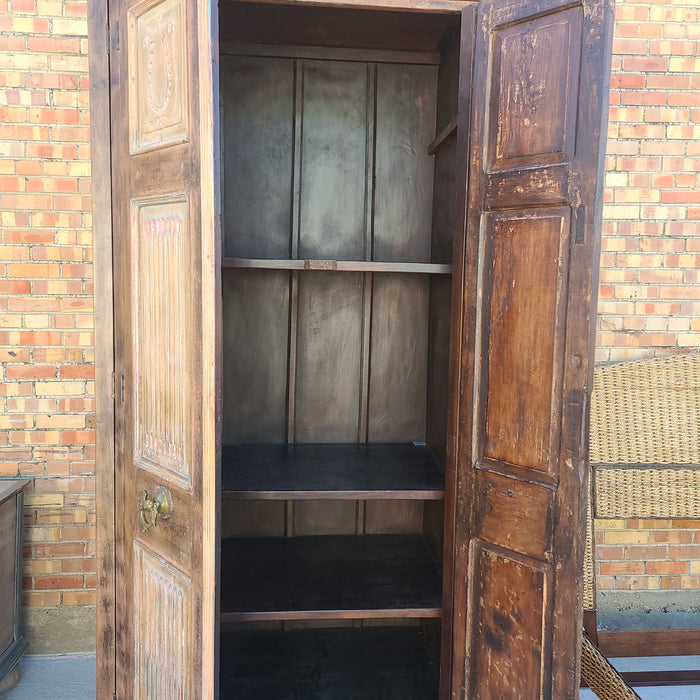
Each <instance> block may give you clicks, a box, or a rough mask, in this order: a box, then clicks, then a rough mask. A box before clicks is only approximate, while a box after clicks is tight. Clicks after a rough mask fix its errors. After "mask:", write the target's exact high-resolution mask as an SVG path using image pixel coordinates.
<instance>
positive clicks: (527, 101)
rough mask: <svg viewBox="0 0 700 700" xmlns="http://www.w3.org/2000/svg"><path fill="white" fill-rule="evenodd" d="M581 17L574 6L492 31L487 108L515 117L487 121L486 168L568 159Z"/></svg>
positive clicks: (569, 157)
mask: <svg viewBox="0 0 700 700" xmlns="http://www.w3.org/2000/svg"><path fill="white" fill-rule="evenodd" d="M582 16H583V10H582V8H581V7H574V8H571V9H568V10H562V11H560V12H556V13H553V14H551V15H550V16H549V17H547V18H545V19H542V18H537V19H533V20H530V21H523V22H520V21H519V22H517V23H515V24H513V25H511V26H505V27H503V28H501V27H499V28H498V29H496V30H495V31H494V35H493V41H494V47H493V56H492V61H493V71H494V74H493V77H492V81H491V90H492V92H491V106H492V108H493V109H494V110H495V113H498V114H502V115H510V114H512V113H514V112H517V114H518V118H517V119H510V118H508V117H507V116H506V118H505V119H494V120H492V121H491V126H490V129H489V169H491V170H503V169H505V168H512V167H524V166H527V165H539V166H541V165H545V164H547V163H556V162H562V163H568V162H570V161H571V160H572V158H573V155H574V143H575V138H576V135H575V131H574V129H575V125H576V101H577V98H578V86H577V81H576V80H575V79H572V77H573V76H578V74H579V60H580V56H581V23H582ZM552 56H557V57H560V60H558V61H552Z"/></svg>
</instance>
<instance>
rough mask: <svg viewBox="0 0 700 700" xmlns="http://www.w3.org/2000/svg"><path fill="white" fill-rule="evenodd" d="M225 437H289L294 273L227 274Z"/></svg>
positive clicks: (246, 439)
mask: <svg viewBox="0 0 700 700" xmlns="http://www.w3.org/2000/svg"><path fill="white" fill-rule="evenodd" d="M223 296H224V301H223V308H224V311H223V316H224V323H223V336H224V340H223V342H224V348H225V349H226V350H225V352H224V354H223V365H224V366H223V383H224V392H223V395H224V406H223V416H224V429H223V440H224V442H225V443H245V442H249V443H250V442H252V443H255V442H284V439H285V421H286V395H287V344H288V334H289V273H288V272H278V271H271V270H238V271H236V272H235V273H233V274H225V275H224V277H223Z"/></svg>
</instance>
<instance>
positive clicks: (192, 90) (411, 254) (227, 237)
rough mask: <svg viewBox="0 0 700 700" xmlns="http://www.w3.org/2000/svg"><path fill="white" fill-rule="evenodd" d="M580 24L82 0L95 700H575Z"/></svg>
mask: <svg viewBox="0 0 700 700" xmlns="http://www.w3.org/2000/svg"><path fill="white" fill-rule="evenodd" d="M610 18H611V15H610V7H609V5H608V3H607V2H606V1H605V0H582V1H581V2H564V1H563V0H506V1H499V2H496V1H495V0H485V1H483V2H471V3H470V2H457V1H452V0H363V1H356V0H341V1H337V0H323V1H318V0H309V1H308V2H300V1H298V0H286V1H282V2H258V1H257V0H254V1H249V2H238V1H234V0H219V2H218V6H217V3H211V2H208V1H206V0H141V1H139V2H132V1H131V0H112V1H111V2H109V4H108V5H107V4H102V3H95V7H94V8H93V9H92V17H91V41H92V44H91V46H92V51H93V55H92V58H91V61H92V63H91V67H92V73H91V77H92V79H93V87H92V96H93V136H94V139H93V141H94V143H93V148H94V149H95V151H96V155H95V164H96V166H97V167H98V168H99V167H100V163H103V164H105V167H104V169H103V172H102V173H101V174H102V175H104V177H106V178H107V183H110V182H111V191H110V190H109V189H108V187H107V186H105V182H104V180H103V181H101V185H99V186H98V192H97V195H96V199H97V207H96V237H97V240H98V241H99V240H100V236H104V238H103V239H102V240H103V242H105V243H107V247H105V248H102V249H100V250H99V251H96V252H97V262H96V265H97V267H98V271H100V270H101V271H102V272H103V273H104V276H103V277H101V276H100V275H99V272H98V277H99V279H98V282H100V283H102V284H101V291H100V292H99V299H98V302H99V306H98V326H100V324H102V325H101V327H102V328H103V329H104V331H105V333H104V337H105V338H109V339H110V340H109V341H105V342H104V344H102V345H100V347H99V348H98V357H99V358H101V360H100V359H98V373H99V372H102V373H103V376H107V372H108V370H109V369H110V362H111V357H113V373H114V374H113V387H114V391H113V401H112V400H109V401H107V400H105V401H104V402H103V403H102V404H101V405H102V408H101V411H100V414H101V420H100V425H101V426H102V428H101V430H100V433H99V435H98V453H100V454H101V455H102V457H103V460H104V461H103V465H102V466H101V467H100V475H99V477H98V478H99V480H100V482H99V483H100V496H99V497H100V511H101V513H102V517H101V519H100V522H99V525H98V531H99V537H100V539H101V544H102V547H101V551H102V553H103V554H102V557H101V559H100V574H99V579H100V591H99V596H100V605H99V606H98V610H99V620H98V634H99V635H100V642H101V644H100V645H98V649H99V650H100V651H99V658H98V695H99V696H100V697H102V696H105V697H106V696H107V695H108V694H110V693H116V697H117V698H118V699H119V700H126V699H127V698H147V697H148V698H150V697H159V698H217V697H218V698H222V699H223V698H235V699H236V700H248V699H251V700H252V699H253V698H255V699H256V700H258V699H270V700H285V699H287V698H288V699H289V700H292V699H299V700H349V699H350V698H353V699H356V700H370V699H375V698H382V700H390V699H394V698H396V699H398V698H402V699H408V698H415V699H416V700H438V699H439V700H447V698H454V699H457V698H506V697H514V698H516V697H518V698H540V697H542V698H566V697H575V696H576V688H577V684H578V673H577V653H578V648H579V630H580V626H581V611H580V607H581V605H580V579H581V576H580V572H581V566H582V552H583V538H582V533H583V525H584V520H585V506H586V503H585V495H586V483H587V478H588V476H587V454H586V449H587V448H586V439H585V435H586V420H587V418H586V417H587V396H588V387H589V384H590V371H589V370H590V367H589V365H590V362H589V358H591V352H590V347H591V345H590V338H591V333H590V328H591V321H590V319H591V298H592V297H594V296H595V287H596V281H595V273H594V269H595V266H596V256H597V251H598V248H597V245H598V243H597V240H598V229H599V224H600V212H601V204H602V202H601V197H600V178H599V173H600V163H601V159H602V150H601V143H602V142H603V136H604V129H602V127H603V125H604V119H603V118H602V114H603V112H604V109H605V107H606V85H607V81H606V73H607V71H608V69H609V66H608V60H607V58H606V56H607V53H608V52H609V49H608V44H609V41H608V40H609V33H610V32H609V29H610V21H611V19H610ZM106 24H107V25H108V32H107V33H106V34H105V33H104V32H105V25H106ZM101 32H102V34H101ZM105 36H106V37H107V38H106V39H105V38H104V37H105ZM103 43H104V46H103ZM101 48H104V49H105V52H104V53H101ZM105 71H107V72H108V75H109V83H107V82H106V81H104V74H105ZM100 107H101V108H102V109H100ZM105 153H107V154H111V167H106V166H107V158H106V157H105ZM109 241H111V246H109ZM112 309H113V315H112ZM100 318H103V319H104V321H103V322H100V321H99V319H100ZM112 323H113V327H112V325H111V324H112ZM110 353H112V354H111V355H110ZM111 455H113V461H112V457H111Z"/></svg>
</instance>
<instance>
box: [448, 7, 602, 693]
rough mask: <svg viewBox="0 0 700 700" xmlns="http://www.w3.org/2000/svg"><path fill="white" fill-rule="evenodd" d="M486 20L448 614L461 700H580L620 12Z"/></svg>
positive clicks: (481, 34)
mask: <svg viewBox="0 0 700 700" xmlns="http://www.w3.org/2000/svg"><path fill="white" fill-rule="evenodd" d="M479 11H480V18H481V19H480V22H479V26H478V28H477V45H476V53H475V56H476V62H475V70H476V73H475V79H474V108H473V112H472V125H471V126H472V134H473V143H472V155H471V171H470V183H469V223H468V242H467V246H466V255H465V262H466V268H467V270H468V273H467V274H468V277H467V279H466V284H465V285H464V290H463V297H462V319H463V326H462V329H461V333H462V345H463V348H464V349H463V351H462V359H461V362H460V365H461V367H460V373H461V381H462V383H463V387H464V388H463V389H460V395H461V396H462V397H464V398H463V399H462V402H461V404H460V406H459V407H458V411H459V414H460V415H461V416H462V418H461V420H462V421H464V423H466V425H465V427H464V428H463V429H462V431H461V434H459V435H458V440H459V442H458V446H457V454H458V460H457V463H458V465H459V468H458V470H457V487H456V488H457V493H462V494H465V496H466V498H465V499H464V501H463V502H462V501H460V500H459V499H458V504H457V528H456V535H455V542H456V543H459V545H460V548H459V549H458V553H457V556H456V562H455V571H456V576H455V579H454V580H455V589H454V590H455V593H454V600H455V601H456V602H455V605H456V609H455V611H454V615H453V619H454V624H455V628H456V629H455V635H454V647H453V654H454V659H458V658H462V657H463V656H464V654H465V650H466V656H465V657H464V658H465V664H464V666H462V665H461V664H460V665H457V664H453V666H452V671H453V673H452V692H453V696H454V697H463V691H462V690H461V689H462V688H466V697H469V698H471V697H481V696H489V697H501V696H502V695H504V694H508V696H509V697H523V698H525V697H527V698H533V697H542V698H545V697H555V698H573V697H575V694H576V692H577V690H576V689H577V686H578V668H577V659H578V645H579V636H580V628H581V619H580V613H578V614H577V613H576V611H577V610H579V611H580V594H581V591H580V580H581V574H580V571H581V566H582V556H583V533H584V526H585V512H586V494H587V479H588V475H587V456H586V446H585V440H584V435H585V423H586V414H587V406H586V395H587V392H588V390H589V388H590V381H589V379H590V377H589V371H588V370H589V365H592V354H591V353H590V343H591V335H590V328H591V326H590V322H591V313H590V309H591V304H592V302H591V296H592V293H593V288H592V279H593V277H592V268H593V267H594V260H595V257H596V254H597V243H595V241H596V239H597V238H598V237H599V233H600V226H599V223H600V220H599V219H596V218H595V215H594V213H593V212H595V209H596V206H597V202H596V192H597V187H598V182H599V178H600V164H601V163H602V155H601V149H600V133H601V124H602V121H603V117H602V114H603V112H604V110H605V84H606V83H605V79H604V78H603V77H602V76H604V75H605V73H606V71H605V68H606V66H607V65H608V64H607V63H606V61H605V60H604V56H605V37H606V33H607V32H608V31H609V21H610V10H609V4H608V3H606V2H604V1H602V0H601V1H598V0H591V1H590V2H584V3H583V4H582V5H580V6H576V7H571V6H569V5H568V4H567V3H564V2H556V0H542V2H524V1H523V0H508V1H507V2H503V3H497V2H488V1H487V2H483V3H481V4H480V10H479ZM553 55H556V56H560V57H561V60H560V61H552V60H551V56H553ZM579 95H585V96H586V97H585V99H583V98H582V99H581V101H580V102H579ZM537 172H540V173H541V174H540V175H537V174H535V173H537ZM511 193H517V194H516V198H515V200H514V199H513V198H512V197H511V196H510V195H511ZM562 204H563V205H564V206H562ZM581 204H583V205H584V206H583V207H581V206H580V205H581ZM584 211H588V212H590V215H587V218H586V221H585V222H583V230H584V235H583V236H577V235H576V232H577V231H579V230H580V229H579V228H578V226H577V221H576V218H577V216H579V215H581V214H580V213H581V212H584ZM477 244H478V245H479V247H480V248H481V255H479V251H478V249H477ZM477 280H478V281H477ZM478 285H480V287H479V286H478ZM477 319H478V320H479V323H478V324H477ZM472 344H474V346H475V347H474V349H473V350H472V349H471V348H470V347H469V346H470V345H472ZM472 382H475V385H476V386H475V391H474V393H472V389H471V386H472ZM473 395H475V396H476V399H477V400H476V404H475V405H474V406H472V405H471V400H472V396H473ZM467 426H469V427H467ZM471 430H473V431H474V433H473V434H472V433H471ZM449 465H450V461H449V458H448V469H449ZM448 473H449V472H448ZM448 486H449V484H448ZM467 543H468V544H469V547H468V548H467V547H465V546H464V545H465V544H467ZM509 579H510V583H509V584H506V582H507V581H508V580H509ZM465 582H469V583H468V584H465ZM465 603H466V605H465ZM462 625H463V628H462V629H463V630H464V631H462V629H460V627H461V626H462ZM496 631H497V634H496V633H495V632H496ZM462 635H464V636H462ZM463 645H464V646H463Z"/></svg>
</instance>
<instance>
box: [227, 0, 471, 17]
mask: <svg viewBox="0 0 700 700" xmlns="http://www.w3.org/2000/svg"><path fill="white" fill-rule="evenodd" d="M478 1H479V0H220V4H222V5H229V4H233V3H236V2H246V3H251V4H256V5H297V6H300V5H305V6H307V7H342V8H353V9H357V10H393V11H396V12H425V13H431V12H434V13H438V14H459V13H460V12H461V11H462V10H463V9H464V8H465V7H471V6H472V5H474V4H476V3H478Z"/></svg>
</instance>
